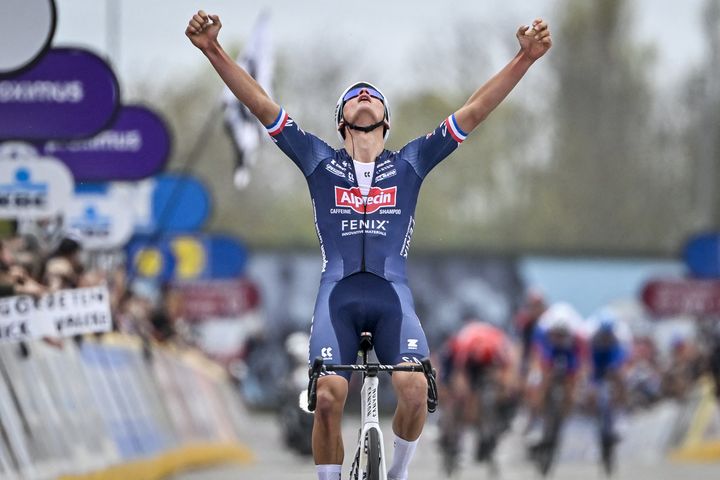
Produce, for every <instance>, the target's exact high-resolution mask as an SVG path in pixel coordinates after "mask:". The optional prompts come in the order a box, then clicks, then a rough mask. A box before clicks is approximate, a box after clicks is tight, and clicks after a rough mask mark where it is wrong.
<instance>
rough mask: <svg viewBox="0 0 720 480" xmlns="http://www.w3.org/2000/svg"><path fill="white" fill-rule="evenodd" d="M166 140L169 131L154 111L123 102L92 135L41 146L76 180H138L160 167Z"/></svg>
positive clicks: (166, 150) (167, 144)
mask: <svg viewBox="0 0 720 480" xmlns="http://www.w3.org/2000/svg"><path fill="white" fill-rule="evenodd" d="M170 142H171V138H170V132H169V130H168V128H167V126H166V124H165V121H164V120H163V119H162V118H161V117H160V116H159V115H158V114H157V113H155V112H153V111H152V110H150V109H148V108H146V107H142V106H127V107H122V108H121V109H120V110H119V113H118V115H117V117H116V119H115V122H114V123H113V124H112V126H111V127H110V128H108V129H107V130H104V131H102V132H100V133H99V134H98V135H96V136H94V137H93V138H90V139H88V140H74V141H71V142H55V141H53V142H47V143H46V144H45V145H44V146H43V147H41V150H42V152H44V154H46V155H52V156H54V157H56V158H59V159H60V160H62V161H63V162H65V164H66V165H67V166H68V168H70V171H72V173H73V176H74V177H75V181H76V182H88V181H91V182H94V181H106V180H140V179H142V178H146V177H149V176H151V175H154V174H156V173H158V172H160V171H162V169H163V168H164V166H165V163H166V162H167V160H168V156H169V154H170ZM50 152H52V153H50Z"/></svg>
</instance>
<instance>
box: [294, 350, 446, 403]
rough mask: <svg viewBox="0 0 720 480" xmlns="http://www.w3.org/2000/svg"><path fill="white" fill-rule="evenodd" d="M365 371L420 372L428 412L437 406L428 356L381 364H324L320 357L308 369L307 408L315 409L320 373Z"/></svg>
mask: <svg viewBox="0 0 720 480" xmlns="http://www.w3.org/2000/svg"><path fill="white" fill-rule="evenodd" d="M347 371H351V372H365V373H368V374H371V375H375V374H377V372H390V373H392V372H422V373H424V374H425V378H426V379H427V382H428V398H427V409H428V412H430V413H433V412H434V411H435V410H436V409H437V406H438V394H437V384H436V382H435V377H436V371H435V369H434V368H433V367H432V365H431V364H430V359H429V358H423V359H422V360H420V364H419V365H417V364H415V365H382V364H379V363H368V364H362V365H331V364H328V365H325V364H324V363H323V359H322V357H317V358H315V360H313V364H312V366H311V367H310V369H309V372H308V374H309V376H310V381H309V383H308V410H310V411H311V412H314V411H315V407H316V406H317V381H318V378H320V375H321V374H323V373H325V372H347Z"/></svg>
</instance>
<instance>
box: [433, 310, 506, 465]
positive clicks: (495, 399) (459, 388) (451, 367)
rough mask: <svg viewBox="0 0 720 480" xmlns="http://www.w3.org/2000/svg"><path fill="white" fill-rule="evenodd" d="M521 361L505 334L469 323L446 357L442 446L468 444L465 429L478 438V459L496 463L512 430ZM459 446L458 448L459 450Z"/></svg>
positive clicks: (453, 340) (448, 345) (445, 352)
mask: <svg viewBox="0 0 720 480" xmlns="http://www.w3.org/2000/svg"><path fill="white" fill-rule="evenodd" d="M517 357H518V355H517V352H516V350H515V348H514V346H513V345H512V343H511V341H510V338H509V337H508V336H507V335H506V334H505V333H504V332H503V331H502V330H500V329H499V328H497V327H494V326H493V325H490V324H489V323H485V322H482V321H478V320H472V321H468V322H467V323H466V324H465V325H464V326H463V327H462V328H461V329H460V330H459V331H458V332H457V333H455V334H454V335H453V336H452V337H450V339H449V340H448V341H447V342H446V344H445V346H444V348H443V350H442V353H441V371H440V375H441V377H440V378H441V382H440V388H441V405H442V407H441V408H442V412H443V417H444V418H443V419H442V420H441V427H443V429H444V431H443V435H442V436H441V438H440V441H441V446H442V447H443V448H446V447H447V446H448V445H443V444H442V442H456V443H458V444H459V441H460V439H461V438H462V436H461V434H462V429H463V427H464V426H474V427H476V429H477V430H476V431H477V433H478V439H477V442H478V443H477V450H476V459H477V460H478V461H485V460H487V461H492V453H493V450H494V448H495V446H496V444H497V442H498V440H499V438H500V435H501V434H502V433H503V432H504V431H505V430H506V429H507V428H508V427H509V425H510V421H511V420H512V418H511V417H512V414H513V410H514V405H515V399H516V396H517V392H518V386H519V382H518V378H517V371H518V370H517V364H518V359H517ZM458 446H459V445H456V446H455V448H457V447H458Z"/></svg>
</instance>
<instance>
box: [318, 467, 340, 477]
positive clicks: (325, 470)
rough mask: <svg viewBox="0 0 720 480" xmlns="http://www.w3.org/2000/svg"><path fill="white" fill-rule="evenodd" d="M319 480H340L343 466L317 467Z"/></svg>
mask: <svg viewBox="0 0 720 480" xmlns="http://www.w3.org/2000/svg"><path fill="white" fill-rule="evenodd" d="M315 468H316V469H317V474H318V480H340V471H341V470H342V465H315Z"/></svg>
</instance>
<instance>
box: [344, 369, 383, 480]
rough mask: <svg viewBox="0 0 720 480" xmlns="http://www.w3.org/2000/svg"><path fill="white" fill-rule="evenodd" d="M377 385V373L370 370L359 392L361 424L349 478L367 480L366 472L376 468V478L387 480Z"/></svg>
mask: <svg viewBox="0 0 720 480" xmlns="http://www.w3.org/2000/svg"><path fill="white" fill-rule="evenodd" d="M378 385H379V379H378V377H377V371H373V370H372V369H371V370H370V371H368V372H367V374H366V376H365V380H364V381H363V385H362V389H361V390H360V400H361V402H362V403H361V407H360V414H361V417H362V423H361V427H360V430H359V432H358V450H357V454H356V462H357V463H356V469H355V471H354V473H355V476H352V475H351V478H358V479H359V480H363V479H365V478H368V470H369V469H372V468H378V467H379V472H377V474H378V476H377V478H378V479H379V480H386V479H387V466H386V465H385V444H384V441H383V434H382V430H381V429H380V415H379V412H378ZM373 455H379V461H378V460H377V459H374V458H372V456H373ZM360 475H362V476H360Z"/></svg>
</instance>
